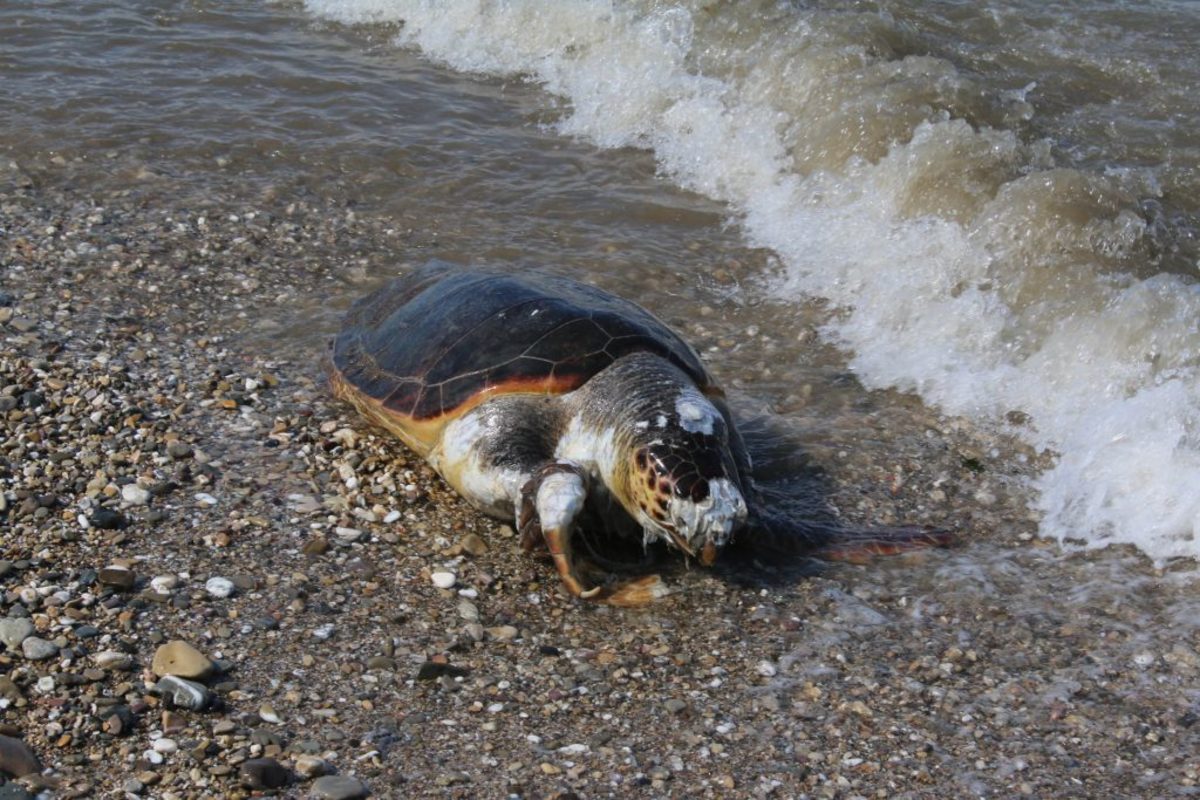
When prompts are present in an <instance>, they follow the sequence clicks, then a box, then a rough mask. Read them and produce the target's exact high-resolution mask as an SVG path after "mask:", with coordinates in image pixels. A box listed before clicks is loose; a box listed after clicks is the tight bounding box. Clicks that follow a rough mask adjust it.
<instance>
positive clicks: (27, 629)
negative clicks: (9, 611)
mask: <svg viewBox="0 0 1200 800" xmlns="http://www.w3.org/2000/svg"><path fill="white" fill-rule="evenodd" d="M32 635H33V622H32V621H31V620H30V619H29V618H28V617H5V618H4V619H0V642H3V643H4V646H5V647H7V648H8V649H9V650H12V651H15V650H18V649H19V648H20V647H21V642H23V641H25V640H26V639H27V638H29V637H30V636H32Z"/></svg>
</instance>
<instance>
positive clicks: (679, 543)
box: [663, 525, 696, 558]
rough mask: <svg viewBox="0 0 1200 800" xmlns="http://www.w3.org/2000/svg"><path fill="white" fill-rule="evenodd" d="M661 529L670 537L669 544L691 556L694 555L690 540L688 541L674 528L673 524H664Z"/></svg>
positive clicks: (694, 551)
mask: <svg viewBox="0 0 1200 800" xmlns="http://www.w3.org/2000/svg"><path fill="white" fill-rule="evenodd" d="M663 529H664V530H665V531H666V532H667V536H668V537H669V538H670V540H671V544H673V545H675V546H676V547H678V548H679V549H680V550H682V551H683V552H684V553H687V554H688V555H689V556H691V557H692V558H695V557H696V550H695V548H693V547H692V544H691V542H689V541H688V540H687V538H686V537H685V536H683V535H682V534H681V533H680V532H679V530H678V529H676V528H675V526H674V525H671V526H664V528H663Z"/></svg>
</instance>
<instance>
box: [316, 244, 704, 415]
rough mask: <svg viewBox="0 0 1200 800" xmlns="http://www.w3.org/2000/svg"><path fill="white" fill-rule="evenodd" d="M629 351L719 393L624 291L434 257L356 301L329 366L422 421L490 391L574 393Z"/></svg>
mask: <svg viewBox="0 0 1200 800" xmlns="http://www.w3.org/2000/svg"><path fill="white" fill-rule="evenodd" d="M634 352H650V353H655V354H657V355H659V356H662V357H663V358H665V359H668V360H669V361H671V362H672V363H674V364H675V365H676V366H677V367H679V368H680V369H682V370H683V371H684V372H686V373H688V374H689V375H690V376H691V377H692V378H693V379H694V380H695V381H696V384H697V386H698V387H699V388H700V389H701V391H706V392H717V390H716V388H715V387H714V386H713V383H712V379H711V378H710V377H709V375H708V372H707V371H706V370H705V369H704V366H703V365H702V364H701V362H700V359H699V357H697V355H696V353H695V352H694V351H693V350H692V348H691V347H689V346H688V345H687V344H686V343H685V342H684V341H683V340H682V339H680V338H679V336H678V335H676V334H675V333H674V332H673V331H672V330H671V329H670V328H668V327H667V326H666V325H664V324H663V323H662V322H660V321H659V320H658V319H657V318H656V317H654V316H653V315H652V314H650V313H649V312H648V311H646V310H645V309H643V308H641V307H639V306H637V305H635V304H634V303H631V302H629V301H628V300H623V299H621V298H620V297H617V296H615V295H612V294H609V293H608V292H605V291H603V290H601V289H597V288H595V287H593V286H588V285H586V284H582V283H579V282H577V281H573V280H570V279H568V278H560V277H555V276H550V275H544V274H540V273H534V274H530V273H526V274H523V275H509V274H504V273H499V272H491V271H483V270H465V269H460V268H456V267H453V266H451V265H447V264H442V263H437V262H435V263H432V264H429V265H427V266H425V267H423V268H422V269H419V270H417V271H416V272H413V273H411V274H409V275H405V276H404V277H401V278H397V279H396V280H394V281H392V282H391V283H389V284H387V285H386V286H384V287H382V288H381V289H379V290H377V291H375V292H373V293H372V294H370V295H368V296H366V297H364V298H363V299H362V300H359V301H358V302H357V303H355V304H354V306H353V308H351V310H350V312H349V314H348V315H347V317H346V321H345V325H344V327H343V329H342V332H341V333H340V334H338V336H337V338H336V339H335V340H334V342H333V366H334V369H335V370H336V371H337V373H338V375H337V377H339V378H340V380H341V381H342V382H343V383H344V384H346V385H348V386H349V387H351V388H353V389H354V390H355V391H357V392H358V393H360V394H361V395H363V396H365V397H367V398H370V399H371V400H373V401H374V403H375V404H378V407H379V410H380V411H385V412H387V413H390V414H393V415H396V416H399V417H402V418H408V419H410V420H413V421H421V420H432V419H434V418H437V417H442V416H447V415H449V416H453V415H454V414H456V413H459V412H461V411H462V410H464V409H465V408H469V407H471V406H474V405H475V404H476V403H477V402H478V401H479V400H481V399H482V398H483V397H485V396H489V395H492V394H503V393H509V392H540V393H546V394H561V393H564V392H569V391H572V390H573V389H576V388H578V387H579V386H582V385H583V384H584V383H585V382H586V381H587V380H588V379H589V378H591V377H592V376H593V375H595V374H596V373H597V372H599V371H600V370H602V369H604V368H605V367H607V366H608V365H609V364H611V363H612V362H613V361H615V360H616V359H618V358H620V357H621V356H624V355H628V354H629V353H634Z"/></svg>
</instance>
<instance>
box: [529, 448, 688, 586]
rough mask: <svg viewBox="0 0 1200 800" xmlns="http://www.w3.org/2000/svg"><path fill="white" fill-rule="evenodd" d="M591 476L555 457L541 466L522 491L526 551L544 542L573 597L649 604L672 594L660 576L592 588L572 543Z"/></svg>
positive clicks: (576, 466) (604, 584) (574, 465)
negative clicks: (552, 460) (554, 459)
mask: <svg viewBox="0 0 1200 800" xmlns="http://www.w3.org/2000/svg"><path fill="white" fill-rule="evenodd" d="M587 493H588V476H587V473H586V472H584V470H583V469H582V468H581V467H579V466H578V465H577V464H574V463H572V462H570V461H554V462H551V463H549V464H546V465H544V466H542V467H541V468H540V469H539V470H538V471H537V472H536V473H535V474H534V476H533V477H532V478H530V479H529V481H527V482H526V484H525V485H524V487H522V489H521V503H520V508H519V510H518V513H517V527H518V529H519V530H520V533H521V546H522V547H524V548H525V550H526V551H530V550H534V549H535V548H537V547H539V546H541V545H544V546H545V547H546V550H547V551H548V552H549V554H550V558H551V559H552V560H553V561H554V567H555V569H557V570H558V575H559V577H560V578H561V579H562V582H563V586H564V587H566V589H567V591H568V592H570V593H571V594H572V595H574V596H575V597H580V598H583V599H585V600H594V601H596V602H600V603H606V604H608V605H613V606H622V607H634V606H644V605H648V604H650V603H652V602H654V601H655V600H657V599H659V598H661V597H665V596H666V595H667V594H669V592H668V590H667V587H666V584H664V583H663V582H662V579H661V578H659V576H657V575H647V576H643V577H641V578H637V579H634V580H631V581H626V582H623V583H615V584H614V583H603V584H600V585H595V586H591V587H590V588H589V587H588V583H589V582H588V581H586V580H585V579H584V578H583V576H582V575H583V574H584V573H587V572H591V570H586V569H582V568H581V567H582V566H583V565H582V564H581V563H580V561H579V559H578V558H577V557H576V555H575V552H574V548H573V546H572V542H571V539H572V536H573V534H574V532H575V522H576V520H577V519H578V517H579V514H580V513H581V512H582V511H583V506H584V503H585V501H586V500H587Z"/></svg>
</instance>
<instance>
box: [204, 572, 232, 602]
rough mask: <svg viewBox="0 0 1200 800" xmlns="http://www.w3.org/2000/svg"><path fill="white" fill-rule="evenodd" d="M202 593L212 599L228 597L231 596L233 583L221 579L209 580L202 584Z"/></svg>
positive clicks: (226, 579)
mask: <svg viewBox="0 0 1200 800" xmlns="http://www.w3.org/2000/svg"><path fill="white" fill-rule="evenodd" d="M204 591H206V592H208V593H209V594H211V595H212V596H213V597H221V598H225V597H229V596H230V595H231V594H233V581H231V580H229V579H228V578H221V577H216V578H209V579H208V580H207V581H205V582H204Z"/></svg>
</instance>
